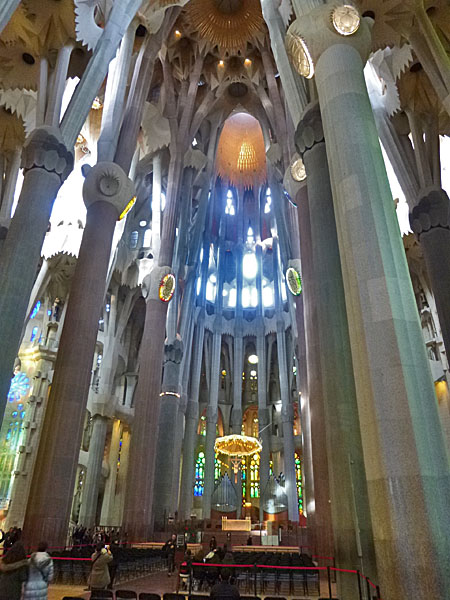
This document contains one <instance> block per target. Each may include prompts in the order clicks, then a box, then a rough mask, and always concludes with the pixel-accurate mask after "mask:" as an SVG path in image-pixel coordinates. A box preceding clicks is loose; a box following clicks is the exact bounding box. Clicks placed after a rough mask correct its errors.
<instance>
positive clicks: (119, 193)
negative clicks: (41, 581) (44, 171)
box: [24, 163, 134, 546]
mask: <svg viewBox="0 0 450 600" xmlns="http://www.w3.org/2000/svg"><path fill="white" fill-rule="evenodd" d="M133 193H134V189H133V184H132V183H131V181H130V180H129V179H128V177H127V176H126V175H125V173H124V172H123V171H122V169H121V168H120V167H118V166H117V165H115V164H114V163H98V164H97V165H96V166H95V167H93V168H91V169H90V170H89V172H88V173H87V177H86V179H85V182H84V186H83V199H84V201H85V204H86V207H87V214H86V227H85V230H84V234H83V240H82V243H81V247H80V253H79V256H78V261H77V265H76V268H75V273H74V276H73V280H72V286H71V291H70V298H69V302H68V306H67V313H66V317H65V321H64V328H63V332H62V335H61V340H60V344H59V350H58V356H57V358H56V364H55V375H54V377H53V382H52V389H51V392H50V397H49V400H48V406H47V410H46V413H45V419H44V424H43V429H42V435H41V442H40V444H39V450H38V453H37V458H36V465H35V469H34V472H33V479H32V483H31V490H30V496H29V499H28V505H27V512H26V516H25V524H24V531H26V538H25V541H26V542H27V544H29V545H30V546H35V545H36V544H37V543H38V542H39V541H40V540H43V539H44V540H47V541H48V542H49V544H50V545H53V546H61V545H63V546H64V545H65V541H66V536H67V527H68V523H69V516H70V509H71V503H72V491H73V487H74V484H75V477H76V471H77V466H78V454H79V449H80V445H81V438H82V434H83V423H84V417H85V409H86V402H87V397H88V392H89V385H90V380H91V369H92V362H93V359H94V352H95V344H96V340H97V331H98V316H99V314H100V310H101V306H102V304H103V299H104V294H105V279H106V274H107V270H108V264H109V259H110V254H111V243H112V238H113V234H114V229H115V225H116V222H117V218H118V216H119V215H120V213H121V211H122V210H123V208H124V207H125V205H126V204H127V203H128V201H129V200H130V198H131V197H132V196H133Z"/></svg>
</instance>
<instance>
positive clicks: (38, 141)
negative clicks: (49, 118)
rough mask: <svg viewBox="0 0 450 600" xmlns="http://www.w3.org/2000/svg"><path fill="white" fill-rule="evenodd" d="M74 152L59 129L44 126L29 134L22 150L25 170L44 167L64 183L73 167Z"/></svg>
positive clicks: (22, 165) (22, 164) (22, 163)
mask: <svg viewBox="0 0 450 600" xmlns="http://www.w3.org/2000/svg"><path fill="white" fill-rule="evenodd" d="M73 160H74V159H73V153H72V152H71V151H70V150H68V149H67V147H66V145H65V144H64V142H63V138H62V136H61V133H60V131H59V129H57V128H56V127H49V126H46V125H45V126H42V127H37V128H36V129H34V130H33V131H32V132H31V134H30V135H29V136H28V138H27V140H26V142H25V145H24V147H23V152H22V162H21V165H20V166H21V167H22V168H23V169H24V171H25V172H26V171H29V170H31V169H44V170H45V171H48V172H49V173H54V174H55V175H57V176H58V177H59V178H60V180H61V183H63V182H64V181H65V180H66V179H67V177H68V175H69V173H70V172H71V171H72V169H73Z"/></svg>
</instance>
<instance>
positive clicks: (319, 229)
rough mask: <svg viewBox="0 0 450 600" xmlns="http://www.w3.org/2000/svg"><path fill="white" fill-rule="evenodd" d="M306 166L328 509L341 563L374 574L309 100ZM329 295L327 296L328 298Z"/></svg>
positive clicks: (334, 251)
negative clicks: (323, 408) (327, 480)
mask: <svg viewBox="0 0 450 600" xmlns="http://www.w3.org/2000/svg"><path fill="white" fill-rule="evenodd" d="M296 144H297V150H298V151H299V153H300V154H301V155H302V157H303V162H304V164H305V168H306V174H307V185H308V201H309V215H310V226H311V237H312V240H313V244H312V254H313V263H314V273H313V280H312V281H311V282H310V283H311V284H312V286H313V288H314V293H315V299H316V300H315V303H316V307H317V308H316V309H317V325H318V337H319V354H320V377H321V381H322V387H323V392H324V407H325V417H326V419H325V425H326V443H327V449H328V461H329V479H330V483H331V511H332V517H333V532H334V544H335V552H334V557H335V559H336V564H337V565H338V566H339V567H343V568H349V569H355V568H358V569H360V570H362V571H363V572H364V573H365V574H366V575H368V576H370V577H371V578H372V579H373V580H374V581H376V580H377V577H376V567H375V551H374V547H373V538H372V527H371V519H370V508H369V499H368V494H367V485H366V474H365V469H364V459H363V452H362V443H361V434H360V428H359V417H358V405H357V400H356V389H355V382H354V378H353V365H352V353H351V348H350V337H349V333H348V323H347V314H346V307H345V296H344V286H343V282H342V271H341V264H340V257H339V247H338V241H337V234H336V222H335V218H334V209H333V197H332V193H331V184H330V178H329V175H328V163H327V155H326V148H325V141H324V138H323V131H322V124H321V117H320V110H319V106H318V104H317V103H315V104H312V105H309V107H307V109H306V110H305V112H304V114H303V118H302V120H301V121H300V124H299V127H298V128H297V134H296ZM330 298H333V302H332V303H331V302H330ZM339 590H340V594H341V595H342V596H343V597H346V598H347V597H348V598H352V597H354V598H357V597H358V587H357V585H356V581H354V578H353V579H352V578H350V577H347V576H343V577H341V578H340V582H339Z"/></svg>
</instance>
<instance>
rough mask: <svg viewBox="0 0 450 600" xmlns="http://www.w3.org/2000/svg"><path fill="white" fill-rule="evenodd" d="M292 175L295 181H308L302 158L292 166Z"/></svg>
mask: <svg viewBox="0 0 450 600" xmlns="http://www.w3.org/2000/svg"><path fill="white" fill-rule="evenodd" d="M291 175H292V179H293V180H294V181H298V182H300V181H304V180H305V179H306V169H305V165H304V164H303V161H302V159H301V158H297V160H294V162H293V163H292V165H291Z"/></svg>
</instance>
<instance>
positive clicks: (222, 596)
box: [209, 569, 241, 600]
mask: <svg viewBox="0 0 450 600" xmlns="http://www.w3.org/2000/svg"><path fill="white" fill-rule="evenodd" d="M230 576H231V571H230V569H222V573H221V574H220V582H219V583H216V585H215V586H213V588H212V589H211V593H210V594H209V597H210V598H212V600H240V597H241V595H240V593H239V590H238V589H237V587H236V586H235V585H231V583H230Z"/></svg>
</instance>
